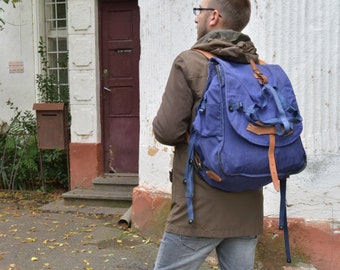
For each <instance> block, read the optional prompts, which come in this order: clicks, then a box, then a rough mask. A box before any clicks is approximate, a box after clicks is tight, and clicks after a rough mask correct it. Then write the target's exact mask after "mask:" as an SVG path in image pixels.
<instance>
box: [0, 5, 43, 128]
mask: <svg viewBox="0 0 340 270" xmlns="http://www.w3.org/2000/svg"><path fill="white" fill-rule="evenodd" d="M32 5H33V4H32V1H31V0H25V1H23V2H22V3H18V4H17V5H16V8H13V7H12V5H11V4H8V5H6V4H4V3H3V2H2V1H0V7H1V8H3V9H4V12H0V17H1V18H2V19H4V21H5V22H6V24H5V26H4V27H5V29H4V30H3V31H0V44H1V47H0V63H1V65H0V108H1V111H0V121H6V122H9V120H10V118H11V117H12V116H13V111H12V110H10V109H9V107H8V106H6V101H7V100H8V99H11V100H12V102H14V105H15V106H17V107H18V108H19V110H31V109H32V106H33V103H34V102H35V77H34V75H33V73H32V71H34V70H35V68H36V67H35V54H34V48H35V47H34V46H35V44H37V42H36V40H35V36H34V34H33V29H32V25H33V22H32V20H33V9H32ZM13 62H16V64H17V68H18V69H17V68H14V67H13V64H14V63H13ZM10 66H11V68H10ZM13 68H14V69H15V70H13ZM10 69H12V72H10Z"/></svg>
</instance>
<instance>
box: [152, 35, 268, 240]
mask: <svg viewBox="0 0 340 270" xmlns="http://www.w3.org/2000/svg"><path fill="white" fill-rule="evenodd" d="M193 48H197V49H204V50H206V51H210V52H212V53H214V54H215V55H218V56H219V57H221V58H225V59H228V60H231V61H238V62H248V60H249V58H253V59H255V60H256V61H257V54H256V49H255V48H254V47H253V44H252V43H251V41H250V39H249V38H248V37H247V36H245V35H242V34H240V33H238V32H233V31H228V30H225V31H214V32H210V33H208V34H207V35H206V36H205V37H203V38H202V39H201V40H199V41H198V42H197V43H196V44H195V45H194V47H193ZM207 73H208V61H207V59H206V58H205V57H204V56H203V55H202V54H201V53H199V52H197V51H194V50H189V51H184V52H182V53H181V54H180V55H179V56H178V57H177V58H176V59H175V61H174V63H173V66H172V69H171V72H170V75H169V79H168V82H167V85H166V89H165V92H164V95H163V99H162V103H161V106H160V108H159V110H158V113H157V115H156V117H155V119H154V121H153V129H154V134H155V137H156V139H157V140H158V141H159V142H161V143H163V144H166V145H172V146H175V155H174V162H173V182H172V206H171V211H170V214H169V217H168V220H167V224H166V229H165V230H166V231H167V232H171V233H175V234H181V235H187V236H196V237H216V238H227V237H236V236H254V235H258V234H260V233H262V228H263V195H262V189H260V190H255V191H246V192H240V193H230V192H225V191H221V190H218V189H215V188H212V187H210V186H208V185H207V184H206V183H205V182H204V181H203V180H202V179H201V178H200V177H199V176H198V175H197V174H196V173H195V176H194V199H193V205H194V213H195V221H194V223H193V224H189V223H188V213H187V205H186V198H185V184H184V183H183V175H184V171H185V166H186V162H187V148H188V145H187V143H186V133H187V132H189V130H190V126H191V123H192V120H193V115H194V112H195V106H196V105H197V103H198V102H199V100H200V98H201V96H202V94H203V91H204V88H205V85H206V81H207Z"/></svg>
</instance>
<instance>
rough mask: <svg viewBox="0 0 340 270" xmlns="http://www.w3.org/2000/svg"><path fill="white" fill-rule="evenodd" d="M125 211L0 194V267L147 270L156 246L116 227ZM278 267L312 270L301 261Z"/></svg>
mask: <svg viewBox="0 0 340 270" xmlns="http://www.w3.org/2000/svg"><path fill="white" fill-rule="evenodd" d="M3 194H6V193H2V196H4V195H3ZM23 200H24V199H23ZM126 211H127V209H126V208H105V207H74V206H65V205H64V204H63V200H60V199H56V200H54V201H53V202H48V201H46V203H45V204H44V205H43V206H41V207H35V206H33V207H31V206H30V205H27V204H25V202H23V201H21V199H20V198H19V199H7V197H6V196H5V198H3V197H1V196H0V270H19V269H20V270H44V269H52V270H56V269H58V270H76V269H80V270H105V269H110V270H120V269H122V270H139V269H144V270H149V269H153V265H154V261H155V258H156V256H157V251H158V245H157V244H155V243H152V242H151V241H150V240H148V239H143V238H142V237H141V236H140V235H137V234H136V233H134V232H133V231H131V230H128V231H124V230H122V229H121V228H120V227H119V225H118V221H119V220H120V218H121V217H122V215H123V214H124V213H125V212H126ZM207 261H208V262H210V264H208V263H205V264H204V265H203V266H201V268H200V269H199V270H208V269H217V267H216V259H215V258H214V257H209V259H208V260H207ZM214 265H215V267H214ZM256 265H257V267H256V270H272V269H265V267H261V263H260V262H257V263H256ZM281 269H286V270H293V269H301V270H302V269H310V270H316V268H314V267H312V266H309V265H305V264H301V263H300V264H298V265H297V266H295V267H282V268H281ZM274 270H277V269H274Z"/></svg>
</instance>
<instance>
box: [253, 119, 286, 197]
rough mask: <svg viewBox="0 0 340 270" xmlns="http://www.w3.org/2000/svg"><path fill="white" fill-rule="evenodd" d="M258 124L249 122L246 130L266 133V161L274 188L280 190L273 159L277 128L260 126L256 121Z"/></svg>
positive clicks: (260, 133) (261, 133)
mask: <svg viewBox="0 0 340 270" xmlns="http://www.w3.org/2000/svg"><path fill="white" fill-rule="evenodd" d="M258 124H259V126H256V125H254V124H252V123H249V124H248V126H247V130H248V131H250V132H252V133H254V134H256V135H268V136H269V148H268V161H269V169H270V175H271V177H272V181H273V185H274V188H275V190H276V191H280V182H279V177H278V175H277V169H276V161H275V134H277V130H276V128H275V127H274V126H260V125H261V123H258Z"/></svg>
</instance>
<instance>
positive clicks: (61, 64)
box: [45, 0, 69, 101]
mask: <svg viewBox="0 0 340 270" xmlns="http://www.w3.org/2000/svg"><path fill="white" fill-rule="evenodd" d="M45 21H46V28H45V29H46V39H45V40H46V50H47V56H48V63H49V68H48V72H49V74H52V75H53V76H54V77H55V79H56V86H57V90H58V95H59V98H60V100H62V101H68V100H69V90H68V89H69V85H68V67H67V64H68V48H67V0H45Z"/></svg>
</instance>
